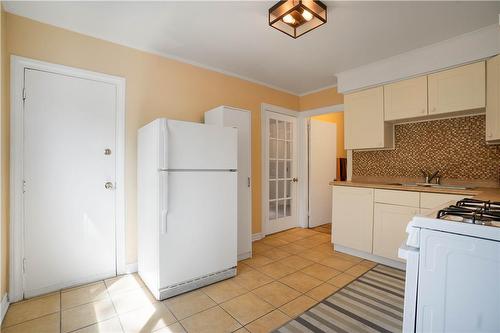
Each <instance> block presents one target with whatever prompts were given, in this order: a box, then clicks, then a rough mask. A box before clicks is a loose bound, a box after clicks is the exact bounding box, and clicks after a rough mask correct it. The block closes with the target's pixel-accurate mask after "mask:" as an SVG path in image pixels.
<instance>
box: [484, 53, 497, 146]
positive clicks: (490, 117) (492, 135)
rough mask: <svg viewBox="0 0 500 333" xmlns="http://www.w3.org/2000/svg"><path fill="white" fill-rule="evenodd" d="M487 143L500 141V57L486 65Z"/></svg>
mask: <svg viewBox="0 0 500 333" xmlns="http://www.w3.org/2000/svg"><path fill="white" fill-rule="evenodd" d="M486 68H487V72H488V75H487V76H486V78H487V83H486V87H487V91H486V141H488V142H495V141H500V56H496V57H494V58H491V59H489V60H488V62H487V63H486Z"/></svg>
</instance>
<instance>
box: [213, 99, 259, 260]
mask: <svg viewBox="0 0 500 333" xmlns="http://www.w3.org/2000/svg"><path fill="white" fill-rule="evenodd" d="M205 123H206V124H211V125H219V126H224V127H235V128H237V129H238V260H243V259H246V258H248V257H250V256H251V254H252V189H251V187H250V186H251V181H250V176H251V160H252V158H251V141H252V140H251V118H250V112H249V111H246V110H240V109H235V108H231V107H226V106H221V107H218V108H216V109H213V110H210V111H207V112H205Z"/></svg>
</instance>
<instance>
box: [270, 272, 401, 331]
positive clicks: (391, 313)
mask: <svg viewBox="0 0 500 333" xmlns="http://www.w3.org/2000/svg"><path fill="white" fill-rule="evenodd" d="M404 288H405V272H404V271H400V270H398V269H394V268H390V267H387V266H383V265H377V266H376V267H374V268H373V269H371V270H370V271H368V272H366V273H365V274H364V275H362V276H361V277H359V278H358V279H356V280H354V281H353V282H351V283H350V284H348V285H347V286H345V287H344V288H342V289H340V290H339V291H337V292H335V293H334V294H333V295H331V296H330V297H328V298H326V299H325V300H323V301H322V302H321V303H319V304H316V305H315V306H314V307H312V308H311V309H309V310H308V311H306V312H305V313H303V314H302V315H300V316H299V317H297V318H295V319H294V320H292V321H290V322H288V323H287V324H285V325H284V326H282V327H281V328H279V329H277V330H276V331H275V332H279V333H299V332H300V333H302V332H315V333H316V332H318V333H319V332H339V333H352V332H363V333H364V332H367V333H368V332H387V333H388V332H401V330H402V326H403V297H404Z"/></svg>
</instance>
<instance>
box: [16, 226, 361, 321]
mask: <svg viewBox="0 0 500 333" xmlns="http://www.w3.org/2000/svg"><path fill="white" fill-rule="evenodd" d="M297 230H299V229H298V228H297ZM318 235H326V233H324V234H323V233H321V232H319V231H314V234H309V235H307V236H305V237H301V238H300V239H297V240H295V241H285V242H286V244H284V245H283V244H279V242H278V245H277V244H276V243H275V244H274V245H267V244H266V246H268V247H269V248H268V249H267V250H265V251H262V252H261V253H258V254H259V255H261V256H263V257H265V258H267V259H268V260H270V262H269V263H268V264H267V265H270V264H273V263H276V262H279V261H282V260H284V259H286V258H287V257H290V256H297V257H299V258H301V259H304V260H307V261H309V262H310V263H309V264H308V265H306V266H304V267H301V268H300V269H296V270H295V271H294V272H291V273H289V274H285V275H284V276H281V277H279V278H275V277H273V276H271V275H268V274H266V273H265V272H263V271H262V270H261V267H263V266H266V265H258V266H251V265H248V264H246V263H244V262H242V264H243V265H247V266H248V269H250V270H254V271H256V272H258V273H260V274H263V275H264V276H266V277H268V278H269V279H270V281H269V282H266V283H264V284H263V285H260V286H258V287H256V288H253V289H247V288H246V287H245V286H243V285H242V284H238V283H237V282H236V283H237V284H238V285H239V286H240V287H241V288H242V289H244V290H245V293H251V294H252V295H254V296H255V297H257V298H258V299H259V300H261V301H263V302H265V303H267V304H269V305H270V306H271V307H272V308H273V310H271V311H269V312H267V313H266V314H263V315H262V316H259V317H257V318H255V319H253V320H252V321H251V322H250V323H252V322H254V321H256V320H258V319H260V318H261V317H263V316H265V315H267V314H269V313H270V312H273V311H274V310H278V311H279V312H281V313H283V310H281V308H282V307H283V306H285V305H287V304H289V303H290V302H293V301H294V300H296V299H297V298H299V297H301V296H306V297H308V298H311V297H310V296H308V295H307V293H308V292H310V291H311V290H313V289H314V288H316V287H318V286H315V287H313V288H311V289H309V290H307V291H305V292H303V291H301V290H297V289H296V288H294V287H292V286H289V285H287V284H286V283H284V282H282V281H281V279H283V278H285V277H286V276H288V275H292V274H296V273H298V272H300V273H302V274H305V275H307V276H309V277H312V278H315V276H314V275H313V274H308V273H306V272H304V270H305V269H307V268H308V267H310V266H312V265H315V264H317V265H320V266H323V267H326V268H330V269H333V270H336V271H339V272H340V273H346V271H347V270H349V269H351V268H352V267H353V266H356V265H358V264H360V263H361V262H363V259H362V260H361V261H356V262H353V261H352V260H349V258H342V257H338V259H342V260H344V261H348V262H350V263H351V264H352V265H351V266H350V267H349V268H347V269H338V268H334V267H330V266H327V265H324V264H322V263H321V262H320V261H318V260H311V259H309V258H307V257H305V256H303V254H304V252H306V251H318V252H324V251H327V250H329V249H328V247H329V246H328V245H330V246H331V244H329V243H328V241H319V243H316V244H314V245H313V246H309V245H306V246H303V250H302V251H298V252H297V251H293V252H295V253H293V252H290V251H287V250H284V249H281V247H283V246H287V245H291V244H294V243H296V242H300V241H302V240H307V239H309V238H312V237H315V236H318ZM279 238H280V236H277V237H276V239H279ZM319 247H322V248H321V249H318V248H319ZM268 251H283V252H284V253H286V254H287V255H286V256H284V257H280V258H278V259H275V258H270V257H268V256H266V255H265V252H268ZM263 253H264V254H263ZM331 254H332V255H335V251H333V253H327V257H328V256H330V255H331ZM323 259H324V258H323ZM323 259H322V260H323ZM289 267H290V266H289ZM346 274H347V275H350V276H352V277H354V278H358V277H357V276H355V275H351V274H349V273H346ZM337 275H338V274H337ZM329 280H330V279H328V280H326V281H325V280H322V279H318V281H319V282H321V283H320V284H319V285H323V284H325V285H326V284H328V285H332V286H333V287H336V286H335V285H333V284H331V283H329V282H328V281H329ZM273 282H278V283H281V284H283V285H285V286H287V287H289V288H291V289H292V290H294V291H296V292H297V293H298V295H297V297H295V298H293V299H292V300H289V301H288V302H286V303H284V304H282V305H280V306H279V307H275V306H274V305H273V304H270V303H269V302H267V301H266V300H265V299H263V298H261V297H260V296H258V295H257V294H256V293H255V291H256V290H257V289H259V288H262V287H264V286H266V285H268V284H271V283H273ZM99 283H104V285H105V287H106V291H105V293H106V296H107V297H103V298H102V299H97V300H92V301H89V302H84V303H81V304H78V305H75V306H72V307H69V308H67V309H64V310H63V308H62V294H63V293H67V292H71V291H73V290H78V289H81V288H84V287H88V286H91V285H93V284H99ZM107 287H108V285H107V284H106V283H105V281H104V280H101V281H96V282H93V283H90V284H87V285H83V286H79V287H74V288H71V289H66V290H60V291H58V293H59V311H58V312H59V314H60V318H59V320H60V326H61V327H60V330H62V312H63V311H66V310H69V309H72V308H75V307H78V306H82V305H85V304H89V303H94V302H96V301H100V300H104V299H110V301H111V302H112V305H113V309H114V311H115V316H113V317H112V318H115V317H116V318H118V320H119V322H120V326H121V329H123V326H122V323H121V320H120V319H119V317H120V315H119V314H118V313H117V311H116V306H115V303H114V302H113V300H112V296H111V293H110V291H109V289H108V288H107ZM141 288H144V287H141ZM133 289H134V290H137V289H140V288H139V287H138V288H133ZM134 290H126V291H122V292H121V293H120V294H122V293H126V292H131V291H134ZM201 291H202V293H203V294H205V295H206V296H207V297H209V298H210V299H211V300H213V301H214V303H215V305H214V306H212V307H210V308H208V309H211V308H213V307H215V306H218V307H219V308H222V309H223V311H224V312H226V313H228V312H227V311H226V310H225V309H224V308H223V307H222V306H221V304H223V303H225V302H228V301H230V300H232V299H234V298H236V297H239V296H242V295H237V296H234V297H230V298H228V299H226V300H224V302H221V303H220V304H219V303H217V302H216V301H215V299H213V298H212V297H210V296H209V295H208V294H207V293H206V292H205V291H203V290H201ZM245 293H244V294H245ZM244 294H243V295H244ZM47 296H49V295H47ZM311 299H313V298H311ZM313 301H314V302H315V303H316V304H317V303H319V302H321V301H317V300H316V299H313ZM163 306H166V308H167V309H168V310H169V311H170V308H169V307H168V306H167V305H166V304H165V303H163ZM208 309H206V310H208ZM134 310H137V309H134ZM134 310H131V311H134ZM198 313H199V312H198ZM51 314H53V313H51ZM196 314H197V313H195V314H192V315H190V316H188V317H186V318H183V319H182V320H185V319H187V318H189V317H192V316H194V315H196ZM48 315H50V314H47V315H44V316H41V317H45V316H48ZM172 315H173V317H174V318H175V319H176V323H179V325H180V326H181V327H183V329H186V328H185V327H184V325H182V323H181V320H179V319H178V318H177V317H176V316H175V315H174V314H173V313H172ZM228 315H230V316H231V314H229V313H228ZM285 315H286V314H285ZM287 316H288V315H287ZM41 317H37V318H33V319H31V320H35V319H38V318H41ZM231 318H234V317H233V316H231ZM108 319H111V318H108ZM234 319H235V320H236V322H238V323H239V324H240V325H242V327H245V326H244V325H243V324H242V323H240V322H239V321H238V320H237V319H236V318H234ZM31 320H28V321H31ZM106 320H107V319H106ZM103 321H105V320H103ZM25 322H27V321H24V322H21V323H19V324H22V323H25ZM99 322H100V321H97V323H99ZM250 323H248V324H250ZM94 324H95V323H94ZM94 324H90V325H87V326H91V325H94ZM172 324H174V323H172ZM248 324H247V325H248ZM16 325H18V324H16ZM11 326H15V325H11ZM87 326H84V327H87ZM167 326H168V325H167ZM9 327H10V326H9ZM81 328H83V327H81ZM81 328H79V329H81Z"/></svg>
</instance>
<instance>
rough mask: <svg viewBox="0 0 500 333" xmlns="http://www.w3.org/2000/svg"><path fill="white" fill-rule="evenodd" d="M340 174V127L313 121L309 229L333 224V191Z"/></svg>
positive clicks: (310, 136) (310, 140)
mask: <svg viewBox="0 0 500 333" xmlns="http://www.w3.org/2000/svg"><path fill="white" fill-rule="evenodd" d="M336 174H337V125H336V124H334V123H328V122H324V121H320V120H315V119H311V120H310V127H309V227H310V228H311V227H317V226H319V225H322V224H327V223H332V188H331V186H330V182H331V181H332V180H334V179H335V177H336Z"/></svg>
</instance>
